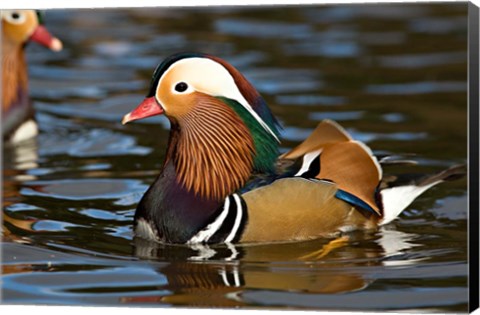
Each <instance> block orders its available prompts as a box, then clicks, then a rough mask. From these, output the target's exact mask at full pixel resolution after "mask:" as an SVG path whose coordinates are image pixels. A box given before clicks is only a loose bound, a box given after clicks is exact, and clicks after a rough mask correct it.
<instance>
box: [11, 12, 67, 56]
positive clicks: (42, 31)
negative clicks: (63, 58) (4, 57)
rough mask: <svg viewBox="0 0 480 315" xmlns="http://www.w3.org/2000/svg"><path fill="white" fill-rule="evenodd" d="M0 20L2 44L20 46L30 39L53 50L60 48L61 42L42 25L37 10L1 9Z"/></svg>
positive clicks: (40, 16)
mask: <svg viewBox="0 0 480 315" xmlns="http://www.w3.org/2000/svg"><path fill="white" fill-rule="evenodd" d="M1 20H2V35H3V36H2V37H3V43H4V45H7V46H13V47H21V46H23V45H24V44H26V43H27V42H28V41H29V40H31V41H34V42H37V43H39V44H41V45H43V46H45V47H48V48H50V49H51V50H54V51H59V50H61V49H62V42H61V41H60V40H59V39H57V38H55V37H53V36H52V35H51V34H50V33H49V32H48V31H47V29H46V28H45V26H43V22H42V15H41V13H40V12H39V11H35V10H2V12H1Z"/></svg>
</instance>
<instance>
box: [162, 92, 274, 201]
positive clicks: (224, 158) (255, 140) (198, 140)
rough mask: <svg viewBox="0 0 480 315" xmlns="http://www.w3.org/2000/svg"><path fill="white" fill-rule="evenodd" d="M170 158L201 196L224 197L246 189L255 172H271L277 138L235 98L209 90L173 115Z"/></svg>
mask: <svg viewBox="0 0 480 315" xmlns="http://www.w3.org/2000/svg"><path fill="white" fill-rule="evenodd" d="M171 121H172V130H171V135H170V137H171V138H170V139H171V140H170V142H169V148H168V150H167V160H166V161H165V164H166V163H168V162H169V160H170V159H171V160H172V162H173V163H174V165H175V170H176V174H177V178H178V181H179V182H180V183H181V184H182V185H183V186H184V187H185V188H186V189H187V190H189V191H192V192H193V193H195V195H197V196H199V197H202V198H206V199H212V200H222V199H224V198H225V197H226V196H228V195H229V194H232V193H234V192H235V191H237V190H238V189H240V188H241V187H242V186H243V185H244V184H245V183H246V181H247V180H248V179H249V178H250V176H251V175H252V172H254V171H257V172H271V171H273V165H274V162H275V160H276V158H277V155H278V148H277V142H276V141H275V139H274V138H273V137H272V136H271V135H270V134H268V132H266V131H265V130H264V129H263V128H262V127H261V126H260V125H259V124H258V123H257V122H256V121H255V120H254V119H251V118H250V117H249V113H248V112H246V111H245V110H244V109H243V107H242V106H241V105H240V104H238V103H236V102H235V101H233V100H229V99H222V98H216V97H212V96H209V95H205V94H200V93H199V95H198V96H197V97H196V101H195V105H194V109H193V110H192V111H189V112H188V113H187V114H186V115H185V116H184V117H182V118H181V119H177V120H174V119H171Z"/></svg>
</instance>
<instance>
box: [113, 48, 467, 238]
mask: <svg viewBox="0 0 480 315" xmlns="http://www.w3.org/2000/svg"><path fill="white" fill-rule="evenodd" d="M161 114H164V115H165V116H166V117H167V118H168V119H169V121H170V124H171V127H170V135H169V141H168V148H167V150H166V158H165V160H164V162H163V165H162V167H161V171H160V174H159V176H158V177H157V178H156V180H155V182H154V183H153V184H152V185H151V186H150V188H149V189H148V190H147V192H146V193H145V194H144V195H143V197H142V198H141V200H140V202H139V204H138V206H137V209H136V212H135V216H134V233H135V235H136V236H140V237H142V238H146V239H150V240H154V241H157V242H161V243H167V244H170V243H173V244H187V245H191V244H199V243H201V244H217V243H227V244H228V243H243V244H248V243H260V242H261V243H271V242H292V241H305V240H310V239H315V238H322V237H336V236H339V235H342V234H343V233H347V232H349V231H353V230H359V229H366V230H369V229H376V228H378V226H380V225H383V224H386V223H389V222H390V221H392V220H393V219H395V218H396V217H397V216H398V215H399V214H400V213H401V212H402V211H403V210H404V209H405V208H406V207H407V206H408V205H410V204H411V203H412V201H413V200H414V199H415V198H416V197H418V196H419V195H420V194H422V193H423V192H424V191H426V190H427V189H429V188H430V187H432V186H434V185H436V184H438V183H440V182H442V181H445V180H451V179H455V178H458V177H460V176H463V174H464V169H463V167H462V166H455V167H451V168H449V169H447V170H444V171H442V172H440V173H437V174H433V175H430V176H424V177H421V178H417V179H415V180H405V178H402V176H397V177H395V178H396V180H390V179H389V178H391V177H388V178H384V176H383V170H382V165H381V163H380V162H379V161H380V159H379V158H377V157H376V156H374V155H373V153H372V151H371V149H370V148H369V147H367V146H366V145H365V144H364V143H362V142H360V141H357V140H354V139H353V138H352V137H351V136H350V135H349V134H348V132H347V131H346V130H345V129H344V128H342V127H341V126H340V125H339V124H337V123H336V122H334V121H331V120H324V121H322V122H320V123H319V125H318V126H317V127H316V129H315V130H314V131H313V133H312V134H311V135H310V136H309V137H308V138H307V139H306V140H305V141H304V142H302V143H301V144H300V145H298V146H297V147H295V148H294V149H292V150H291V151H288V152H286V153H284V154H282V155H280V156H279V123H278V122H277V120H276V119H275V117H274V116H273V115H272V113H271V111H270V109H269V108H268V107H267V104H266V102H265V101H264V99H263V98H262V97H261V96H260V94H259V93H258V92H257V91H256V89H255V88H254V87H253V86H252V84H251V83H250V82H249V81H248V80H247V79H246V78H245V77H244V76H243V75H242V74H241V73H240V72H239V71H238V70H237V69H236V68H234V67H233V66H232V65H230V64H229V63H227V62H226V61H224V60H222V59H220V58H218V57H215V56H211V55H207V54H201V53H182V54H175V55H173V56H170V57H168V58H167V59H166V60H164V61H163V62H162V63H161V64H159V65H158V67H157V68H156V69H155V71H154V74H153V77H152V80H151V83H150V88H149V92H148V94H147V96H146V98H145V99H144V100H143V101H142V102H141V103H140V105H139V106H138V107H136V108H135V109H134V110H133V111H131V112H130V113H128V114H126V115H125V116H124V117H123V120H122V123H123V124H125V123H127V122H130V121H134V120H137V119H142V118H146V117H150V116H154V115H161Z"/></svg>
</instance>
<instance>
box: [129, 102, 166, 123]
mask: <svg viewBox="0 0 480 315" xmlns="http://www.w3.org/2000/svg"><path fill="white" fill-rule="evenodd" d="M163 112H164V111H163V108H162V107H161V106H160V105H159V104H158V103H157V101H156V100H155V96H152V97H147V98H146V99H144V100H143V102H142V103H140V105H138V106H137V108H135V109H134V110H132V111H131V112H130V113H128V114H126V115H125V116H123V119H122V124H123V125H125V124H126V123H128V122H130V121H134V120H138V119H142V118H147V117H152V116H157V115H162V114H163Z"/></svg>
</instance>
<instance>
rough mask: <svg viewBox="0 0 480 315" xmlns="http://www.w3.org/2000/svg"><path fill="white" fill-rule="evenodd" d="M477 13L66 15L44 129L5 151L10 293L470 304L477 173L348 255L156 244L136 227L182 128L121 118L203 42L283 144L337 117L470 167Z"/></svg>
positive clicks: (426, 166)
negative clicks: (171, 60)
mask: <svg viewBox="0 0 480 315" xmlns="http://www.w3.org/2000/svg"><path fill="white" fill-rule="evenodd" d="M466 16H467V4H466V3H456V4H429V5H427V4H421V5H419V4H402V5H385V4H384V5H361V6H358V5H357V6H355V5H335V6H311V7H288V8H285V7H279V8H277V7H264V8H253V7H230V8H215V7H211V8H202V9H181V8H176V9H173V8H158V9H155V8H154V9H152V8H148V9H95V10H54V11H48V12H47V15H46V21H47V26H48V27H49V29H51V31H52V32H53V33H54V34H56V35H57V36H58V37H59V38H61V39H62V40H63V41H64V46H65V49H64V50H63V51H62V52H61V53H58V54H54V53H51V52H49V51H46V50H44V49H42V48H40V47H37V46H34V45H31V46H30V47H28V59H29V60H28V61H29V65H30V75H31V82H30V87H31V96H32V98H33V100H34V105H35V108H36V109H37V120H38V122H39V125H40V129H41V133H40V135H39V136H38V138H37V139H34V140H31V141H28V142H25V143H22V144H21V145H19V146H16V147H12V146H5V147H4V152H3V153H4V165H3V166H4V169H3V216H4V239H3V243H2V249H3V261H2V271H3V276H2V282H3V299H4V300H3V303H8V304H32V303H35V304H57V305H58V304H68V305H126V306H131V305H154V306H162V307H173V306H200V307H236V306H240V307H249V308H252V307H253V308H261V309H270V308H280V309H291V308H295V309H321V310H359V309H360V310H404V309H407V310H417V311H418V310H422V311H439V312H461V311H466V310H467V302H468V300H467V268H468V265H467V186H466V180H459V181H456V182H450V183H445V184H443V185H440V186H438V187H435V188H433V189H431V190H430V191H429V192H428V193H425V194H424V195H422V196H421V197H420V198H418V200H417V201H415V202H414V203H413V204H412V205H411V206H410V207H409V208H408V209H407V210H406V211H405V212H404V213H403V214H402V215H401V217H400V218H399V219H397V220H396V221H394V222H392V223H391V224H389V225H388V226H385V227H383V228H382V229H380V230H379V231H377V232H374V233H362V232H358V233H354V234H353V235H351V240H350V242H349V243H348V244H342V245H341V246H338V247H337V248H331V250H330V251H328V250H325V248H327V247H324V245H326V244H327V242H328V241H330V240H316V241H310V242H304V243H296V244H280V245H258V246H248V247H247V246H219V247H205V246H196V247H192V248H187V247H182V246H166V245H159V244H152V243H149V242H145V241H142V240H138V239H133V238H132V220H133V214H134V209H135V207H136V204H137V202H138V201H139V199H140V198H141V196H142V195H143V193H144V192H145V190H146V189H147V188H148V186H149V185H150V184H151V183H152V182H153V180H154V179H155V177H156V175H157V174H158V172H159V168H160V165H161V163H162V161H163V158H164V151H165V147H166V145H167V139H168V128H169V124H168V121H167V120H166V119H165V118H164V117H157V118H152V119H148V120H145V121H142V122H139V123H135V124H131V125H128V126H122V125H121V123H120V121H121V117H122V116H123V115H124V114H125V113H127V112H129V111H130V110H131V109H133V108H134V107H135V106H136V105H137V104H138V103H139V102H140V101H141V100H142V99H143V97H144V95H145V94H146V92H147V88H148V83H149V80H150V75H151V74H152V72H153V69H154V68H155V66H156V65H157V63H158V62H160V61H161V60H162V59H163V58H165V57H166V56H168V55H170V54H171V53H176V52H179V51H202V52H206V53H210V54H213V55H217V56H220V57H222V58H224V59H226V60H228V61H229V62H231V63H232V64H233V65H234V66H236V67H237V68H238V69H239V70H240V71H241V72H242V73H244V74H245V76H246V77H247V78H248V79H249V80H250V81H251V82H252V83H253V84H254V85H255V86H256V87H257V89H258V90H259V91H260V93H261V94H262V95H263V96H264V97H265V99H266V100H267V102H268V103H269V105H270V107H271V108H272V111H273V112H274V114H275V115H276V116H277V117H278V118H279V120H280V121H281V123H282V125H283V126H284V129H283V132H282V138H283V142H282V151H285V150H288V149H289V148H291V147H293V146H295V145H296V144H297V143H299V142H300V141H302V140H303V139H304V138H305V137H306V136H308V134H309V133H310V132H311V131H312V129H313V128H314V127H315V126H316V125H317V124H318V122H319V121H321V120H322V119H325V118H330V119H335V120H336V121H338V122H339V123H340V124H342V125H343V126H344V127H345V128H346V129H347V130H348V131H349V132H351V133H352V135H353V136H354V137H355V138H357V139H359V140H362V141H365V142H366V143H367V144H368V145H369V146H370V147H371V148H372V149H373V151H374V152H375V153H378V154H407V155H408V156H409V158H411V159H414V160H415V161H417V162H418V166H416V168H415V169H414V170H408V171H413V172H435V171H440V170H442V169H443V168H446V167H448V166H450V165H453V164H459V163H465V162H466V156H467V133H466V126H467V19H466ZM410 154H413V155H410ZM388 171H391V172H397V171H405V170H404V169H403V168H402V167H391V168H389V169H388ZM322 249H323V251H322Z"/></svg>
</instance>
